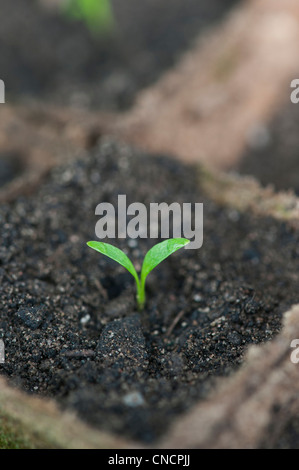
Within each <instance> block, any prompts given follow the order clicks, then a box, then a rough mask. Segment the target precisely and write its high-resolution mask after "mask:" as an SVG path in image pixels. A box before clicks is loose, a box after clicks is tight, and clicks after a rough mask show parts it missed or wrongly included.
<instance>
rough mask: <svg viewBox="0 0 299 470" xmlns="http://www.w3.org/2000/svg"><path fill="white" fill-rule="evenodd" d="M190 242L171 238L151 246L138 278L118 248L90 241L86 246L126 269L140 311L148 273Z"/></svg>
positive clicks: (143, 300)
mask: <svg viewBox="0 0 299 470" xmlns="http://www.w3.org/2000/svg"><path fill="white" fill-rule="evenodd" d="M189 242H190V240H187V239H186V238H171V239H169V240H164V241H163V242H161V243H158V244H157V245H155V246H153V247H152V248H151V249H150V250H149V251H148V252H147V254H146V255H145V258H144V260H143V264H142V268H141V274H140V278H139V276H138V274H137V272H136V269H135V267H134V266H133V263H132V262H131V260H130V259H129V258H128V256H127V255H126V254H125V253H124V252H123V251H121V250H120V249H119V248H117V247H115V246H113V245H110V244H109V243H104V242H96V241H91V242H88V243H87V245H88V246H89V247H90V248H92V249H93V250H95V251H98V252H99V253H102V254H103V255H106V256H108V258H111V259H113V260H114V261H117V263H119V264H120V265H121V266H123V267H124V268H126V269H127V270H128V271H129V272H130V273H131V274H132V276H133V277H134V279H135V281H136V286H137V304H138V308H139V310H142V309H143V307H144V304H145V281H146V278H147V276H148V275H149V273H150V272H151V271H152V270H153V269H154V268H155V267H156V266H158V264H160V263H161V262H162V261H163V260H164V259H166V258H167V257H168V256H170V255H171V254H172V253H174V252H175V251H177V250H179V249H180V248H183V247H184V246H185V245H187V244H188V243H189Z"/></svg>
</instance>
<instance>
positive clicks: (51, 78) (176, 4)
mask: <svg viewBox="0 0 299 470" xmlns="http://www.w3.org/2000/svg"><path fill="white" fill-rule="evenodd" d="M261 3H262V5H261ZM0 11H1V25H0V78H1V79H2V80H4V82H5V85H6V104H5V105H0V116H1V124H0V185H1V187H3V186H4V185H6V184H7V183H9V182H10V180H11V179H12V178H13V177H15V176H19V175H20V172H22V171H23V169H24V168H25V167H26V165H27V163H28V161H30V155H28V154H30V152H31V150H32V148H34V147H36V145H37V144H36V143H37V141H41V139H42V137H41V134H40V128H39V129H37V133H38V135H35V134H34V131H35V130H34V123H32V121H33V120H34V119H32V115H31V117H30V116H29V114H28V112H27V113H26V112H25V115H24V114H22V113H23V112H24V110H27V111H28V109H29V107H30V106H32V105H40V106H43V109H44V111H43V113H44V114H43V123H44V125H45V127H46V126H47V123H50V124H49V126H50V128H51V125H52V128H51V132H52V131H53V115H52V116H51V118H49V116H47V106H49V107H51V109H52V110H53V107H54V109H55V106H57V109H62V108H63V109H66V110H70V109H74V108H76V109H80V110H85V111H86V112H89V111H90V112H91V113H99V117H98V119H99V122H100V120H101V119H102V121H103V120H104V121H105V115H101V116H100V113H105V112H109V113H114V116H115V120H117V122H118V123H119V116H120V115H122V116H123V115H124V116H125V122H126V123H127V122H128V123H129V124H128V126H129V132H127V131H126V132H125V133H121V135H122V136H125V137H126V138H128V141H129V142H132V143H133V144H136V145H137V146H141V147H142V146H144V147H145V148H146V149H148V150H149V151H152V152H154V153H155V152H163V153H166V154H169V155H173V156H175V157H179V158H181V159H183V160H186V161H204V162H205V163H208V164H211V166H213V167H215V168H217V169H224V170H231V169H233V170H236V171H238V172H240V173H242V174H249V175H254V176H255V177H256V178H257V179H258V180H259V181H261V183H262V184H263V185H268V184H274V187H275V188H276V189H292V190H294V191H295V192H296V193H297V194H298V193H299V177H298V176H297V175H298V166H299V163H298V161H299V160H298V148H299V133H298V132H297V126H298V124H299V112H298V110H299V105H298V106H296V105H294V104H292V103H291V102H290V99H289V95H290V89H289V84H290V81H291V79H293V78H296V70H297V69H296V67H297V64H296V53H297V45H296V44H298V45H299V37H298V31H299V27H298V18H299V13H298V5H296V2H294V1H291V0H287V1H286V2H278V1H268V0H266V1H265V2H258V1H256V0H252V1H246V0H245V1H241V0H211V1H209V2H206V1H203V0H187V1H184V2H182V1H181V0H168V1H167V2H163V1H161V0H126V1H124V0H14V1H13V2H12V1H11V0H0ZM188 51H194V53H193V56H192V55H191V57H190V58H189V62H188V60H187V61H185V59H184V58H185V57H188V53H189V52H188ZM190 63H191V66H190ZM180 64H181V65H180ZM171 70H174V71H175V73H176V78H173V77H171V76H169V74H168V72H169V71H171ZM298 73H299V71H298ZM167 74H168V75H167ZM165 75H166V77H168V78H166V80H164V79H163V77H164V76H165ZM179 77H181V79H180V78H179ZM163 80H164V81H163ZM180 80H181V81H180ZM146 89H148V90H149V93H151V89H153V90H154V91H153V93H152V95H150V96H151V98H150V99H149V98H148V95H146V96H145V98H144V99H143V93H142V91H143V90H146ZM152 96H153V97H154V98H152ZM140 97H141V98H140ZM137 98H138V99H137ZM140 102H141V108H142V109H143V115H142V117H141V119H140V112H139V111H140V106H139V105H138V103H140ZM138 106H139V107H138ZM153 110H155V111H153ZM128 115H129V119H128ZM103 116H104V118H103ZM132 116H133V118H134V117H135V119H133V120H132V119H131V120H130V118H132ZM85 117H86V116H85ZM93 117H94V114H93ZM35 119H36V121H38V123H39V125H40V116H39V117H38V118H37V117H36V116H35ZM55 119H56V118H55ZM68 119H69V121H70V122H71V121H72V113H71V111H70V114H69V116H68V117H64V124H65V122H66V121H67V120H68ZM159 119H160V121H159ZM85 120H86V119H85ZM28 121H30V122H31V124H32V125H31V127H30V130H29V129H28V128H26V126H28ZM102 121H101V122H102ZM93 122H94V121H93ZM136 122H138V126H139V127H138V126H137V127H136ZM140 122H141V124H142V126H143V127H142V132H141V131H140ZM165 123H166V124H165ZM35 124H36V123H35ZM36 125H37V124H36ZM60 125H61V122H60V121H59V120H58V124H57V123H56V127H57V130H58V128H59V127H60ZM167 126H168V127H167ZM37 127H38V126H37ZM120 127H121V126H120ZM12 128H13V129H14V130H13V135H14V138H12V137H11V133H12V131H11V129H12ZM21 128H22V129H23V131H22V132H20V134H18V133H16V132H15V131H16V129H21ZM93 129H94V127H93ZM136 129H137V130H136ZM57 130H56V134H57ZM109 130H111V128H110V129H109ZM76 132H77V130H76V129H75V128H74V130H73V134H76ZM90 132H91V133H92V132H93V131H90ZM101 132H102V131H97V132H96V137H97V136H98V135H99V134H100V133H101ZM52 133H53V132H52ZM24 135H26V139H27V137H28V135H31V138H30V142H29V143H28V142H27V141H26V139H25V141H24V142H22V139H23V138H24ZM52 137H53V136H52ZM55 138H56V135H55ZM27 140H28V139H27ZM30 146H31V150H30V148H29V147H30ZM39 146H42V144H41V145H39ZM56 146H57V142H56ZM44 148H47V149H48V150H49V145H48V142H46V144H45V145H44ZM20 149H21V150H20ZM23 149H25V150H23ZM25 154H26V155H25ZM39 158H40V159H42V158H43V157H39ZM45 158H48V153H47V157H45ZM22 160H24V162H25V163H24V162H23V163H22ZM37 160H38V159H37V158H35V160H34V162H35V165H36V161H37ZM23 167H24V168H23ZM2 189H3V188H2Z"/></svg>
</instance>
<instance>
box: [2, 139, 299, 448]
mask: <svg viewBox="0 0 299 470" xmlns="http://www.w3.org/2000/svg"><path fill="white" fill-rule="evenodd" d="M119 194H126V195H127V204H130V203H132V202H142V203H144V204H145V205H146V206H147V207H149V204H150V203H151V202H167V203H171V202H179V203H180V204H182V203H184V202H191V203H195V202H203V203H204V243H203V246H202V248H200V249H198V250H187V249H183V250H179V251H178V252H176V253H175V254H173V255H172V256H171V257H170V258H168V259H167V260H165V261H163V263H162V264H161V265H160V266H159V267H157V268H156V269H155V270H154V271H153V272H152V273H151V274H150V275H149V277H148V283H147V303H146V308H145V310H144V311H143V312H142V313H138V312H137V310H136V304H135V286H134V280H133V278H132V277H131V275H130V274H129V273H128V272H127V271H126V270H125V269H124V268H122V267H121V266H119V265H118V264H117V263H115V262H114V261H112V260H110V259H108V258H106V257H105V256H103V255H100V254H99V253H96V252H94V251H92V250H91V249H89V248H88V247H87V246H86V242H87V241H88V240H93V239H95V235H94V229H95V224H96V222H97V220H98V216H95V208H96V206H97V205H98V204H99V203H100V202H111V203H112V204H113V205H114V206H115V207H117V196H118V195H119ZM129 219H130V217H129V218H128V220H129ZM0 231H1V245H0V281H1V282H0V336H1V337H2V338H3V340H4V343H5V346H6V362H5V364H4V365H2V366H1V374H3V375H4V376H6V377H8V378H9V380H10V381H11V383H12V384H14V385H16V386H18V387H21V388H22V389H24V390H26V391H27V392H29V393H33V394H39V395H41V396H50V397H54V398H55V399H56V400H57V402H58V403H59V405H60V406H61V408H62V409H65V408H71V409H73V410H76V412H77V413H78V414H79V416H80V417H81V418H82V419H83V420H85V421H87V422H88V423H90V424H92V425H94V426H95V427H98V428H100V429H104V430H109V431H113V432H116V433H121V434H122V435H123V436H126V437H132V438H135V439H138V440H141V441H143V442H146V443H151V442H153V441H154V440H156V439H157V438H158V437H159V436H161V435H162V434H163V433H164V432H165V431H166V430H167V429H168V427H169V426H170V425H171V423H172V421H173V419H174V418H175V417H177V416H178V415H179V414H180V413H183V412H184V411H186V410H187V409H190V407H191V406H192V405H193V404H194V403H195V402H197V401H198V400H200V399H204V398H205V397H208V396H209V394H210V393H211V391H212V390H213V388H214V386H215V383H216V382H217V381H218V379H219V378H220V377H224V376H228V375H230V374H232V373H234V371H235V370H236V369H237V368H238V367H239V366H240V364H241V363H242V361H243V357H244V352H245V351H246V349H247V348H248V346H249V345H250V344H253V343H261V342H264V341H268V340H270V339H272V338H273V337H275V335H276V334H277V333H278V331H279V330H280V327H281V315H282V313H283V312H284V311H285V310H286V309H287V308H288V307H289V306H290V305H291V304H294V303H296V302H298V301H299V293H298V277H299V274H298V273H299V269H298V267H299V249H298V246H299V243H298V240H299V233H298V231H296V230H295V229H294V228H291V227H290V226H288V225H286V224H285V223H280V222H277V221H275V220H273V219H271V218H268V219H267V218H262V219H261V218H258V217H256V216H253V215H250V214H241V213H239V212H237V211H235V210H231V209H225V208H221V207H219V206H217V205H215V204H214V203H213V202H211V201H210V200H207V199H205V197H204V196H203V194H202V192H201V188H200V187H198V183H197V169H196V168H194V167H192V166H184V165H183V164H181V163H178V162H175V161H172V160H171V159H168V158H166V157H163V156H161V157H158V156H157V157H153V156H150V155H143V154H141V153H139V152H137V151H135V150H134V151H133V150H132V149H130V148H129V147H127V146H125V145H123V144H117V143H116V142H113V141H112V140H109V139H107V138H105V139H103V140H102V141H101V142H100V143H99V144H98V145H97V146H96V147H95V148H94V150H93V151H91V152H90V153H88V154H84V155H82V157H81V158H79V159H78V160H77V161H75V162H74V163H73V164H72V165H66V166H62V167H59V168H56V169H55V170H54V171H53V172H52V173H51V175H50V176H49V178H48V180H47V181H46V182H45V184H44V185H43V186H42V187H41V188H40V189H39V190H38V192H37V193H36V194H35V195H34V196H32V197H30V198H26V199H25V198H20V199H19V200H17V201H16V202H15V203H13V204H10V205H6V206H2V207H1V208H0ZM157 241H158V240H151V239H116V240H110V242H111V243H113V244H115V245H117V246H119V247H120V248H122V249H123V250H124V251H125V252H126V253H127V254H128V255H129V256H130V258H131V259H132V260H133V262H134V264H135V266H136V267H137V269H139V268H140V265H141V262H142V260H143V257H144V254H145V253H146V251H147V250H148V249H149V248H150V246H152V245H153V244H154V243H156V242H157Z"/></svg>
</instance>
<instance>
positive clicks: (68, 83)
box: [0, 0, 238, 110]
mask: <svg viewBox="0 0 299 470" xmlns="http://www.w3.org/2000/svg"><path fill="white" fill-rule="evenodd" d="M236 3H238V0H210V1H209V2H206V1H204V0H188V1H187V2H182V1H181V0H168V1H167V2H162V1H161V0H142V1H140V0H126V1H123V0H112V6H113V11H114V16H115V22H116V30H115V33H114V34H113V35H112V36H109V37H106V38H103V37H102V38H96V37H95V36H93V35H92V34H90V32H89V31H88V29H87V28H86V27H85V26H84V24H80V23H77V22H71V21H69V20H68V19H66V18H65V17H64V16H62V15H61V14H58V13H55V12H53V11H52V12H51V11H49V10H46V9H43V8H42V7H41V6H40V5H39V3H38V2H34V1H32V0H14V1H13V2H12V1H11V0H0V8H1V17H2V23H1V30H0V44H1V46H0V51H1V53H0V71H1V78H2V79H3V80H4V81H5V83H6V93H7V96H9V98H10V101H11V100H12V99H15V97H16V96H23V97H26V96H31V97H33V98H34V99H39V98H40V99H43V100H49V101H50V102H51V103H57V104H60V105H61V104H66V105H74V106H80V107H96V108H101V109H115V110H119V109H125V108H128V107H129V106H130V105H131V104H132V102H133V100H134V97H135V94H136V93H137V92H138V91H139V90H140V89H141V88H143V87H145V86H148V85H150V84H151V83H153V82H154V81H155V80H156V79H157V78H158V77H159V76H160V75H161V74H162V73H163V72H164V71H165V70H166V69H168V68H169V67H171V66H172V65H173V64H174V63H175V62H176V61H177V60H178V58H179V57H180V55H181V54H182V53H183V52H184V51H185V50H186V49H188V48H189V47H190V45H192V41H193V40H194V38H195V37H196V36H197V35H198V34H200V33H201V32H202V31H204V29H205V28H206V27H207V26H209V25H211V24H212V23H213V22H216V21H219V19H220V18H221V17H223V15H224V14H225V13H227V12H228V10H229V9H230V8H231V7H232V6H234V5H235V4H236Z"/></svg>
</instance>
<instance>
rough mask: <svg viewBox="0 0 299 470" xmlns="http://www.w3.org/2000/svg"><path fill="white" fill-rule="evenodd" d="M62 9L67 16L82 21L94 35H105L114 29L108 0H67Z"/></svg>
mask: <svg viewBox="0 0 299 470" xmlns="http://www.w3.org/2000/svg"><path fill="white" fill-rule="evenodd" d="M63 10H64V13H65V15H66V16H67V17H68V18H71V19H75V20H81V21H83V22H84V23H85V24H86V26H87V27H88V29H89V30H90V31H91V33H92V34H94V35H107V34H108V33H111V32H112V30H113V29H114V16H113V11H112V7H111V3H110V0H68V1H67V2H66V4H65V5H64V6H63Z"/></svg>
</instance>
